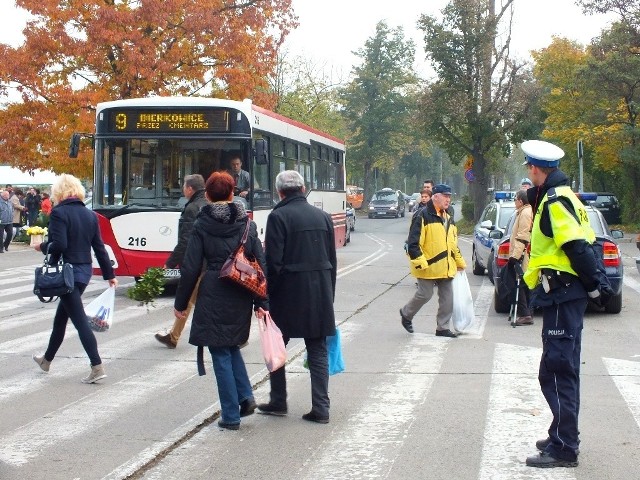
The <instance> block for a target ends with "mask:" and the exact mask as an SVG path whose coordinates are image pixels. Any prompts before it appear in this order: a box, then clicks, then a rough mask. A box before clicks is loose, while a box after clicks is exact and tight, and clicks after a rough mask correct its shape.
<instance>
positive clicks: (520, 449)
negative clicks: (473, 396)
mask: <svg viewBox="0 0 640 480" xmlns="http://www.w3.org/2000/svg"><path fill="white" fill-rule="evenodd" d="M541 355H542V349H541V348H532V347H521V346H517V345H506V344H497V345H496V348H495V352H494V359H493V370H492V374H491V390H490V393H489V403H488V408H487V422H486V425H485V433H484V443H483V446H482V459H481V462H480V473H479V475H478V480H518V479H530V478H536V479H537V480H539V479H549V480H565V479H566V480H569V479H575V478H576V477H575V475H574V474H573V473H572V472H571V471H570V470H568V469H564V468H550V469H540V468H538V469H532V468H531V467H527V466H526V465H525V463H524V461H525V459H526V457H528V456H531V455H534V454H536V453H537V450H536V447H535V442H536V440H539V439H540V438H544V437H545V436H546V432H547V430H548V429H549V424H550V423H551V413H550V411H549V407H548V405H547V403H546V401H545V399H544V397H543V395H542V392H541V391H540V384H539V383H538V369H537V365H538V364H539V363H540V356H541Z"/></svg>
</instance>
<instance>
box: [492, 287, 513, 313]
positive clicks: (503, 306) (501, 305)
mask: <svg viewBox="0 0 640 480" xmlns="http://www.w3.org/2000/svg"><path fill="white" fill-rule="evenodd" d="M493 307H494V308H495V310H496V313H509V310H511V305H509V303H507V302H505V301H504V300H502V299H501V298H500V297H499V296H498V292H497V291H496V290H495V289H494V290H493Z"/></svg>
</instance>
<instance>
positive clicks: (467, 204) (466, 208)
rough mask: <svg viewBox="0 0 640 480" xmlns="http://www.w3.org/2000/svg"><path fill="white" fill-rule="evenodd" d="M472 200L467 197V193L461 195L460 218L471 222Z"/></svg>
mask: <svg viewBox="0 0 640 480" xmlns="http://www.w3.org/2000/svg"><path fill="white" fill-rule="evenodd" d="M473 209H474V204H473V201H472V200H471V199H470V198H469V195H465V196H464V197H462V212H461V213H462V218H464V219H465V220H467V221H469V222H473Z"/></svg>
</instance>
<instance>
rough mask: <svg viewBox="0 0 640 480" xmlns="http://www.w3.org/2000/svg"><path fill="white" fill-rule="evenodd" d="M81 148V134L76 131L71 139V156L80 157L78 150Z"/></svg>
mask: <svg viewBox="0 0 640 480" xmlns="http://www.w3.org/2000/svg"><path fill="white" fill-rule="evenodd" d="M79 150H80V134H79V133H74V134H73V135H71V141H70V142H69V158H78V151H79Z"/></svg>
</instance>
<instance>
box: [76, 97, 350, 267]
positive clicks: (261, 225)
mask: <svg viewBox="0 0 640 480" xmlns="http://www.w3.org/2000/svg"><path fill="white" fill-rule="evenodd" d="M82 135H83V134H79V133H74V134H73V136H72V139H71V143H70V148H69V155H70V156H71V157H75V156H77V154H78V148H79V144H80V138H81V136H82ZM93 137H94V138H93V143H94V149H95V153H94V155H95V157H94V171H93V187H92V191H91V192H90V193H91V208H92V209H93V210H94V211H95V212H96V214H97V215H98V219H99V224H100V231H101V233H102V237H103V239H104V242H105V246H106V248H107V252H108V253H109V257H110V258H111V262H112V264H113V266H114V269H115V272H116V275H119V276H132V277H136V278H137V277H140V276H142V275H143V274H144V273H145V272H146V270H147V269H148V268H150V267H163V266H164V264H165V261H166V260H167V258H168V257H169V254H170V253H171V251H172V250H173V248H174V247H175V245H176V243H177V239H178V236H177V232H178V219H179V217H180V213H181V211H182V209H183V206H184V204H185V203H186V199H185V198H184V197H183V193H182V184H183V179H184V177H185V176H186V175H191V174H201V175H202V176H203V177H204V178H205V180H206V179H207V178H208V177H209V175H210V174H211V173H212V172H215V171H221V170H227V169H228V168H229V165H228V162H229V160H230V158H231V157H232V156H237V155H240V157H241V159H242V169H243V170H246V171H248V172H249V175H250V179H251V182H250V188H249V193H248V194H247V195H246V197H234V201H239V202H242V203H243V204H244V205H245V207H246V209H247V211H248V212H249V214H250V216H251V217H252V218H253V220H254V221H255V222H256V224H257V227H258V233H259V235H260V238H261V240H262V241H263V242H264V231H265V227H266V221H267V216H268V215H269V212H271V210H272V209H273V206H274V205H275V204H276V203H277V202H278V201H279V200H280V199H279V197H278V194H277V192H276V191H275V188H274V186H275V177H276V175H277V174H278V173H279V172H281V171H283V170H297V171H298V172H299V173H300V174H301V175H302V176H303V178H304V180H305V185H306V191H307V194H306V195H307V200H308V202H309V203H310V204H311V205H314V206H316V207H318V208H320V209H322V210H324V211H326V212H328V213H329V214H330V215H331V217H332V219H333V224H334V231H335V238H336V247H340V246H343V245H345V244H346V241H347V222H346V190H345V183H346V173H345V144H344V141H342V140H339V139H337V138H335V137H333V136H331V135H329V134H327V133H323V132H321V131H319V130H316V129H314V128H312V127H309V126H307V125H304V124H302V123H300V122H297V121H295V120H292V119H290V118H286V117H284V116H282V115H279V114H277V113H274V112H271V111H269V110H266V109H264V108H261V107H258V106H256V105H253V103H252V102H251V100H244V101H232V100H222V99H214V98H200V97H154V98H140V99H127V100H116V101H112V102H104V103H99V104H98V105H97V108H96V126H95V134H94V135H93ZM94 273H96V274H97V273H99V268H98V265H97V262H94ZM179 275H180V273H179V270H178V269H173V270H169V269H167V270H165V276H167V277H178V276H179Z"/></svg>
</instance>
